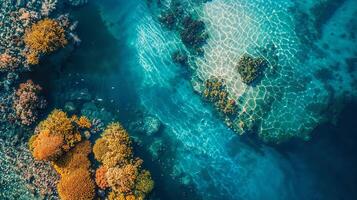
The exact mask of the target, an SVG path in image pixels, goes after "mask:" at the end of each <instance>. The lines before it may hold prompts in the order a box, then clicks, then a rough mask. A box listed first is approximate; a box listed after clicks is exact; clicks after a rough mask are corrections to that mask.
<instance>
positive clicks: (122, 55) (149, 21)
mask: <svg viewBox="0 0 357 200" xmlns="http://www.w3.org/2000/svg"><path fill="white" fill-rule="evenodd" d="M309 3H310V4H311V2H295V1H283V0H281V1H271V2H270V1H238V0H237V1H233V0H213V1H212V2H209V3H207V4H205V6H204V7H200V4H199V5H198V6H197V7H195V5H193V7H194V8H195V9H197V10H196V12H197V13H198V15H199V16H201V17H202V19H204V20H206V21H210V22H208V24H210V23H211V25H212V27H211V25H208V30H209V32H210V33H211V34H212V36H211V38H210V40H209V41H208V42H207V45H206V46H205V47H204V48H205V53H206V54H205V57H204V58H197V59H196V60H195V62H196V64H197V66H198V68H197V71H196V74H195V75H194V76H197V77H199V78H202V79H204V77H206V76H209V75H210V74H212V73H221V74H219V75H222V76H227V75H229V74H231V73H232V72H231V71H230V70H231V68H230V65H231V62H233V61H230V59H232V60H234V59H235V58H236V57H238V56H239V55H240V51H241V52H243V51H248V52H249V51H250V49H251V48H250V47H249V45H252V44H254V45H257V46H259V45H263V44H266V41H265V40H269V41H273V43H275V44H276V45H277V48H278V53H277V54H278V55H280V57H279V62H281V63H280V65H281V66H285V68H284V69H283V72H282V73H281V74H280V75H279V78H278V80H274V81H270V79H269V77H267V78H266V79H265V80H263V81H262V83H261V85H260V86H259V87H260V88H263V89H264V88H267V87H268V86H269V85H273V86H272V87H271V89H272V91H274V90H276V89H277V88H275V86H274V84H277V85H278V86H276V87H281V86H284V87H283V88H284V91H283V92H282V94H279V95H278V97H276V96H274V98H278V99H279V100H276V101H274V104H273V105H272V107H271V108H270V109H269V113H265V114H264V116H263V119H264V120H263V121H262V122H260V123H261V127H262V128H261V129H260V130H261V131H262V130H265V129H270V128H271V127H272V126H275V124H278V125H277V126H279V128H281V129H282V130H283V131H286V130H289V131H291V132H293V133H294V134H296V135H299V134H301V135H303V136H305V135H306V134H307V133H306V132H309V133H310V131H311V130H313V129H314V130H313V132H312V139H311V141H307V142H305V141H301V140H295V139H294V140H292V141H290V142H288V143H284V144H281V145H272V146H271V145H267V144H265V143H262V142H261V141H259V139H258V138H256V137H254V136H243V137H241V136H238V135H237V134H236V133H235V132H234V131H233V130H231V129H229V128H228V127H227V126H226V125H225V124H224V122H223V121H222V119H221V118H220V117H219V115H218V114H217V112H216V111H215V109H214V108H213V106H212V105H209V104H208V103H207V102H205V101H203V99H202V98H201V96H200V95H199V94H198V93H197V92H195V90H194V88H193V87H192V82H191V79H190V76H187V74H186V73H185V70H184V69H182V68H181V67H180V66H177V65H175V64H173V63H172V61H171V53H172V52H173V51H175V50H176V49H182V48H184V46H183V44H181V43H180V41H179V37H178V36H177V35H176V34H174V33H173V32H170V31H168V30H165V29H164V28H162V27H161V26H160V24H159V23H158V22H157V20H156V13H155V12H154V11H153V10H151V9H150V8H148V7H147V5H146V3H144V1H139V0H135V1H134V0H133V1H130V3H128V2H127V1H121V0H105V1H96V2H95V3H93V4H91V5H89V6H87V7H85V8H83V9H79V10H78V11H76V14H75V15H76V17H77V18H78V20H79V21H80V24H79V27H78V33H79V36H80V37H81V39H82V44H81V46H79V47H78V48H76V49H75V50H74V52H73V53H72V54H71V56H70V57H69V58H68V60H66V61H65V62H63V64H62V66H61V70H60V71H59V72H58V73H56V74H54V75H53V76H54V77H55V78H54V79H57V81H55V82H54V83H55V84H53V85H52V86H51V87H49V88H48V90H51V92H53V93H52V95H51V93H49V97H51V96H52V98H51V99H53V105H52V106H53V107H63V106H64V104H65V103H66V101H67V100H68V98H67V97H65V95H64V93H65V92H66V91H67V90H69V88H71V87H76V88H83V89H84V88H87V89H89V91H90V94H91V95H92V96H93V97H94V99H96V100H95V102H96V104H97V105H99V106H102V107H104V108H106V110H108V111H110V112H111V114H112V115H114V118H116V119H119V120H120V121H122V122H123V123H124V125H125V126H126V127H127V128H128V129H129V131H131V133H133V136H134V137H136V138H137V141H138V142H137V153H138V155H141V156H142V157H143V158H144V160H146V161H145V165H146V167H148V168H149V169H150V170H151V171H153V176H154V180H155V181H156V183H157V185H156V188H155V190H154V192H153V194H152V197H153V198H157V199H226V200H228V199H355V198H356V197H357V196H356V195H357V194H356V192H355V188H356V185H357V173H356V164H357V162H356V159H355V158H354V155H355V153H356V145H355V141H356V137H355V135H356V131H355V129H354V128H353V126H352V125H353V124H354V123H355V122H356V120H355V116H354V113H355V112H352V111H355V110H356V106H355V105H354V104H351V105H349V106H348V107H346V108H345V110H343V111H342V112H341V114H340V116H339V117H337V120H336V121H337V122H336V125H332V124H331V123H323V124H322V125H321V123H322V122H324V121H325V118H326V117H327V116H328V117H330V116H331V114H328V115H326V116H322V115H320V113H319V112H318V114H316V113H317V112H315V111H312V105H316V106H315V107H317V108H315V109H317V110H320V109H321V108H320V107H324V108H325V107H328V106H334V104H332V103H331V101H335V100H336V101H337V99H340V98H344V97H345V96H344V95H345V93H348V96H353V92H355V89H356V88H353V85H352V86H351V83H350V82H352V81H353V80H352V78H351V77H352V75H353V74H354V73H355V71H352V72H350V73H349V74H348V73H347V75H346V71H348V70H347V69H348V66H347V64H346V62H345V60H346V59H347V58H350V57H353V56H354V58H355V57H356V55H355V54H356V48H355V47H356V45H355V44H356V40H353V41H350V38H352V36H350V37H347V36H346V37H347V38H349V39H345V37H342V36H341V35H342V34H344V33H348V32H349V31H351V30H353V28H350V29H348V28H345V29H342V28H341V29H339V28H337V27H339V25H337V24H340V25H341V24H344V23H347V22H346V21H348V20H349V19H350V15H352V14H351V13H356V6H355V5H356V3H355V2H354V1H349V0H347V1H345V3H344V4H342V6H341V7H340V8H339V9H338V10H337V11H336V13H335V14H334V17H331V18H329V19H327V21H325V22H324V25H323V27H321V31H322V33H321V36H320V37H318V38H315V39H314V40H310V41H312V42H311V43H312V44H311V43H309V44H307V43H306V44H305V43H304V41H303V40H302V39H301V38H300V37H301V36H300V35H299V34H301V33H299V31H297V30H295V27H294V26H295V24H298V23H299V21H298V20H301V19H300V18H298V17H296V16H295V15H294V14H293V12H292V10H294V9H293V8H298V9H300V10H298V11H296V12H300V11H301V10H304V9H307V10H308V8H305V7H304V6H306V7H308V5H309ZM240 11H241V12H240ZM271 13H277V14H276V15H275V14H273V15H270V14H271ZM295 14H296V13H295ZM261 16H263V17H262V18H260V17H261ZM295 17H296V18H295ZM227 18H228V19H230V20H231V21H223V22H222V23H221V25H225V23H227V24H228V25H227V27H228V28H227V29H228V30H225V29H215V28H214V24H215V23H214V22H215V20H217V21H218V22H219V21H220V20H223V19H227ZM266 19H269V20H271V21H269V20H268V21H264V20H266ZM347 19H348V20H347ZM235 20H238V22H236V21H235ZM239 20H243V21H245V20H246V21H245V22H244V23H242V24H243V26H242V27H240V28H238V29H229V28H231V27H230V26H234V25H235V23H239V24H240V23H241V22H239ZM259 20H261V21H259ZM295 20H296V21H295ZM276 21H278V22H280V23H277V24H275V23H269V22H276ZM341 21H342V22H341ZM218 22H217V23H218ZM355 22H356V21H352V22H351V23H355ZM249 23H251V24H249ZM229 24H230V25H229ZM350 26H352V25H348V27H350ZM355 27H356V26H355ZM282 29H283V31H282ZM242 30H244V31H247V32H242ZM271 30H279V31H277V32H269V31H271ZM341 30H342V31H341ZM214 31H217V32H216V33H215V32H214ZM220 31H223V32H224V31H226V33H227V35H226V36H219V35H220V34H222V32H220ZM230 31H233V32H230ZM234 31H237V32H234ZM340 32H341V33H340ZM252 33H256V35H252ZM215 34H216V35H215ZM240 34H242V35H240ZM308 34H310V32H307V33H306V35H305V36H306V37H309V35H308ZM336 35H339V36H341V37H337V36H336ZM216 37H217V38H221V37H223V38H225V37H226V38H228V39H236V38H239V40H237V41H233V43H232V42H229V41H228V42H227V43H226V44H225V39H222V41H223V43H220V42H222V41H221V40H220V39H217V38H216ZM311 37H312V38H313V37H317V36H311ZM246 41H248V42H246ZM252 41H253V42H252ZM286 41H290V43H288V44H289V45H288V44H287V42H286ZM331 41H338V42H336V44H335V43H333V42H331ZM235 43H237V44H235ZM218 44H221V45H223V46H224V47H227V48H223V49H219V48H222V46H220V45H218ZM326 44H328V46H329V48H323V47H326V46H325V45H326ZM225 45H226V46H225ZM353 45H355V46H353ZM243 47H244V48H243ZM217 48H218V49H217ZM312 48H313V49H318V50H316V51H315V50H311V49H312ZM237 49H239V50H237ZM306 49H308V50H309V51H307V50H306ZM228 50H229V51H228ZM338 51H339V53H338ZM215 53H221V55H215ZM309 53H310V54H311V56H307V55H306V54H309ZM227 55H229V56H227ZM210 56H211V57H210ZM226 58H230V59H226ZM301 58H304V59H303V60H301ZM212 62H214V64H217V63H218V65H217V67H214V66H215V65H214V64H212ZM45 63H46V62H45ZM48 63H50V61H48ZM48 63H47V64H48ZM287 63H288V64H287ZM291 63H293V64H291ZM290 64H291V65H290ZM354 64H356V63H355V62H354ZM354 64H352V65H354ZM335 65H337V66H338V67H337V68H338V69H336V70H333V67H331V66H335ZM207 66H208V67H207ZM311 66H316V67H314V68H311ZM47 67H49V66H47ZM221 67H225V68H224V69H220V68H221ZM325 68H327V69H329V70H333V76H339V78H337V79H333V80H326V79H324V80H322V81H321V80H318V78H314V77H313V79H312V81H310V82H307V83H305V84H304V85H305V86H302V87H304V88H307V89H306V90H301V88H300V90H299V87H298V86H297V85H299V84H298V83H300V82H303V81H301V80H305V79H300V77H303V75H306V73H308V75H309V76H310V78H311V77H312V76H313V74H316V73H317V72H320V71H321V70H322V69H325ZM43 69H44V68H42V69H40V72H35V74H41V73H45V72H44V71H41V70H43ZM354 69H356V68H354ZM291 73H292V74H293V75H291ZM322 74H324V73H322ZM325 74H326V73H325ZM327 74H328V72H327ZM290 75H291V76H290ZM286 76H288V77H286ZM320 76H322V75H321V73H320ZM291 77H295V78H296V77H297V79H292V78H291ZM324 77H325V78H326V76H322V79H323V78H324ZM284 78H285V79H284ZM38 79H39V80H40V79H41V77H39V78H38ZM237 79H239V78H237ZM237 79H235V78H234V77H233V79H232V82H231V83H228V86H229V87H230V88H231V90H232V91H233V92H232V94H237V95H238V94H240V93H241V91H243V90H248V91H249V90H250V93H249V92H248V96H252V97H256V95H258V94H259V95H260V94H261V92H259V91H255V90H253V89H252V88H248V89H247V88H239V87H240V86H239V83H238V82H239V81H237ZM235 81H237V82H235ZM43 82H45V81H43ZM229 84H231V85H229ZM237 85H238V86H237ZM235 86H237V87H235ZM294 87H295V88H294ZM267 91H268V92H271V91H269V89H267ZM293 91H295V92H296V93H294V92H293ZM331 91H332V92H331ZM59 94H60V95H59ZM342 94H343V95H342ZM263 96H264V98H265V94H263ZM264 98H263V99H264ZM253 99H259V98H253ZM264 103H266V102H265V100H264ZM338 103H340V102H338ZM137 113H146V114H150V115H152V116H155V117H157V118H158V119H160V121H161V122H162V123H163V127H162V128H161V129H160V132H159V133H157V134H156V135H154V136H147V135H143V134H140V133H136V132H135V129H134V128H133V127H132V126H131V122H133V121H136V120H139V119H138V118H140V116H138V114H137ZM108 118H110V117H108ZM282 119H285V120H282ZM109 120H110V119H108V121H109ZM297 122H301V124H298V123H297ZM304 124H306V127H303V128H301V126H304ZM315 127H316V128H315ZM300 131H301V132H304V133H301V132H300ZM268 134H274V131H273V133H272V132H269V131H268ZM279 134H280V133H279ZM346 138H349V139H346ZM158 142H159V143H162V146H163V147H162V148H163V151H162V152H160V153H159V158H155V156H154V152H153V150H152V148H153V145H154V144H155V143H158Z"/></svg>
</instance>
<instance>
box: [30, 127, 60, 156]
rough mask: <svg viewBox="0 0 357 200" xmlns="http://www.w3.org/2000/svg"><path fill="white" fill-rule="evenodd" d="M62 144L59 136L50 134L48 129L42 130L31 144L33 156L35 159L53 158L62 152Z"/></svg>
mask: <svg viewBox="0 0 357 200" xmlns="http://www.w3.org/2000/svg"><path fill="white" fill-rule="evenodd" d="M62 145H63V138H62V137H61V136H58V135H51V134H50V131H49V130H44V131H42V132H40V134H38V136H37V138H36V139H35V140H34V141H33V142H32V144H31V146H32V148H33V157H35V158H36V159H37V160H55V159H57V158H58V157H59V156H60V155H61V154H62V153H63V152H62V148H61V147H62Z"/></svg>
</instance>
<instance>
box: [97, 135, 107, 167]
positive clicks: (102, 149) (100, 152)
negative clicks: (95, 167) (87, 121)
mask: <svg viewBox="0 0 357 200" xmlns="http://www.w3.org/2000/svg"><path fill="white" fill-rule="evenodd" d="M108 151H109V148H108V144H107V141H106V140H105V138H99V139H98V140H97V141H95V144H94V146H93V153H94V157H95V159H96V160H98V161H99V162H101V161H102V159H103V156H104V155H105V154H106V153H107V152H108Z"/></svg>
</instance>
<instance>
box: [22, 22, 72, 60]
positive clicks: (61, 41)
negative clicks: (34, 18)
mask: <svg viewBox="0 0 357 200" xmlns="http://www.w3.org/2000/svg"><path fill="white" fill-rule="evenodd" d="M24 42H25V45H26V47H27V48H28V53H27V61H28V63H29V64H38V57H39V55H40V54H45V53H50V52H53V51H55V50H57V49H58V48H60V47H64V46H65V45H66V44H67V39H66V36H65V30H64V29H63V27H61V25H60V23H59V22H58V21H56V20H53V19H43V20H41V21H39V22H37V23H36V24H34V25H32V26H31V28H29V29H27V30H26V32H25V36H24Z"/></svg>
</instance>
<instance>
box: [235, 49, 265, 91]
mask: <svg viewBox="0 0 357 200" xmlns="http://www.w3.org/2000/svg"><path fill="white" fill-rule="evenodd" d="M267 65H268V62H267V61H266V60H265V59H264V58H261V57H259V58H253V57H252V56H250V55H247V54H244V55H243V56H242V57H241V58H240V59H239V61H238V64H237V70H238V73H239V74H240V76H241V78H242V82H243V83H245V84H252V83H253V82H254V81H256V80H257V79H258V78H259V76H261V74H262V71H263V70H264V68H265V67H266V66H267Z"/></svg>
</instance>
